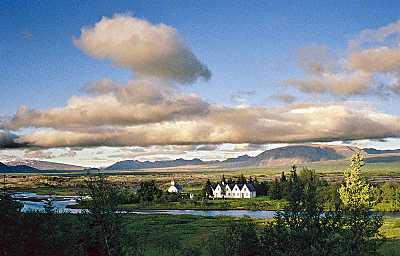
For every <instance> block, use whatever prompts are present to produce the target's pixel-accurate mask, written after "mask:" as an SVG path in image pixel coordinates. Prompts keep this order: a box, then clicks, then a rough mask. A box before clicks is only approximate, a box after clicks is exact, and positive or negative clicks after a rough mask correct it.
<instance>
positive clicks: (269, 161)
mask: <svg viewBox="0 0 400 256" xmlns="http://www.w3.org/2000/svg"><path fill="white" fill-rule="evenodd" d="M359 150H360V149H359V148H356V147H350V146H340V145H321V144H311V145H291V146H286V147H280V148H275V149H270V150H266V151H264V152H262V153H260V154H259V155H257V156H248V155H242V156H238V157H235V158H228V159H226V160H224V161H202V160H200V159H198V158H194V159H192V160H185V159H182V158H180V159H176V160H164V161H154V162H151V161H143V162H142V161H138V160H124V161H120V162H117V163H115V164H113V165H111V166H109V167H107V168H105V169H106V170H135V169H150V168H168V167H178V166H189V165H214V166H215V165H216V166H221V167H245V166H277V165H288V164H303V163H310V162H320V161H329V160H340V159H347V158H349V157H350V156H351V155H353V154H354V153H355V152H357V151H359ZM361 150H362V149H361ZM398 152H399V153H400V150H398ZM364 153H365V154H366V155H383V154H386V153H387V152H386V151H385V150H378V149H371V148H369V149H368V151H364ZM390 153H396V150H391V151H390ZM392 159H393V158H392ZM371 162H374V161H371ZM375 162H378V161H375Z"/></svg>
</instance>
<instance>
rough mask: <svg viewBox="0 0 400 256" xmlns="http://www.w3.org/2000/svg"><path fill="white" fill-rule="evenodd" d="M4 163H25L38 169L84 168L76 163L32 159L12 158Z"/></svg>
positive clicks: (76, 169)
mask: <svg viewBox="0 0 400 256" xmlns="http://www.w3.org/2000/svg"><path fill="white" fill-rule="evenodd" d="M6 164H7V165H8V166H19V165H26V166H30V167H32V168H36V169H39V170H58V171H81V170H84V169H85V167H82V166H77V165H70V164H63V163H56V162H49V161H41V160H32V159H25V160H14V161H9V162H6Z"/></svg>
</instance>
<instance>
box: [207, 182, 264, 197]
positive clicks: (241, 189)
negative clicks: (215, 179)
mask: <svg viewBox="0 0 400 256" xmlns="http://www.w3.org/2000/svg"><path fill="white" fill-rule="evenodd" d="M223 188H224V189H225V191H223ZM211 189H212V191H213V197H214V198H254V197H256V196H257V193H256V189H255V187H254V185H253V184H251V183H244V184H236V183H231V184H224V183H216V184H213V185H211ZM224 192H225V193H224Z"/></svg>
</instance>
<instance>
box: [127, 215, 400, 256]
mask: <svg viewBox="0 0 400 256" xmlns="http://www.w3.org/2000/svg"><path fill="white" fill-rule="evenodd" d="M243 220H244V219H240V218H230V217H217V218H214V217H196V216H187V215H181V216H171V215H158V216H141V215H136V216H134V217H129V218H128V220H127V221H128V222H127V223H128V224H127V225H128V229H129V230H130V231H134V230H140V233H141V234H142V235H141V236H140V237H139V239H140V241H141V244H142V245H143V247H144V248H145V251H146V253H145V255H148V256H152V255H160V250H163V249H164V247H166V246H170V248H174V249H175V250H176V251H177V252H178V251H181V250H183V249H184V248H199V249H200V251H202V249H201V248H203V247H204V241H205V240H206V238H207V236H208V235H209V234H210V233H212V232H215V231H216V230H217V229H218V228H221V227H224V226H227V225H228V224H230V223H232V222H237V221H243ZM253 221H255V222H256V224H257V226H258V227H259V232H261V231H262V230H263V226H264V225H265V223H266V222H268V221H270V219H253ZM381 233H382V234H383V235H385V237H386V238H387V241H385V243H384V244H383V245H382V247H381V248H380V251H381V253H382V254H383V255H385V256H394V255H399V254H398V252H399V250H400V219H385V223H384V225H383V227H382V228H381ZM203 252H204V250H203ZM165 255H168V254H165ZM169 255H172V254H169Z"/></svg>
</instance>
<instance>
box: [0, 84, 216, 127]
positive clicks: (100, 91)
mask: <svg viewBox="0 0 400 256" xmlns="http://www.w3.org/2000/svg"><path fill="white" fill-rule="evenodd" d="M105 84H107V81H104V80H103V81H100V82H99V83H98V84H94V83H92V84H90V86H89V87H87V88H86V90H87V91H89V92H90V93H91V94H90V95H88V96H79V97H78V96H73V97H71V98H70V99H69V101H68V104H67V105H66V106H65V107H61V108H51V109H47V110H33V109H29V108H27V107H21V108H20V109H19V110H18V112H17V113H16V115H15V116H14V117H13V118H12V119H11V120H9V121H7V122H5V124H4V125H3V126H5V127H6V128H8V129H14V130H16V129H20V128H26V127H35V128H43V127H49V128H59V129H67V128H69V129H71V128H76V129H80V128H87V127H98V126H107V125H108V126H127V125H138V124H146V123H158V122H163V121H171V120H179V119H189V120H190V119H191V118H195V117H197V116H201V115H205V114H206V113H207V111H208V107H209V104H208V103H207V102H205V101H203V100H202V99H201V98H200V97H199V96H198V95H196V94H183V93H181V92H179V91H177V90H176V89H175V88H173V87H169V86H165V85H163V84H162V83H161V82H156V81H153V80H134V81H130V82H128V83H127V84H126V85H123V86H117V85H113V84H112V82H110V83H108V87H107V90H105Z"/></svg>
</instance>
